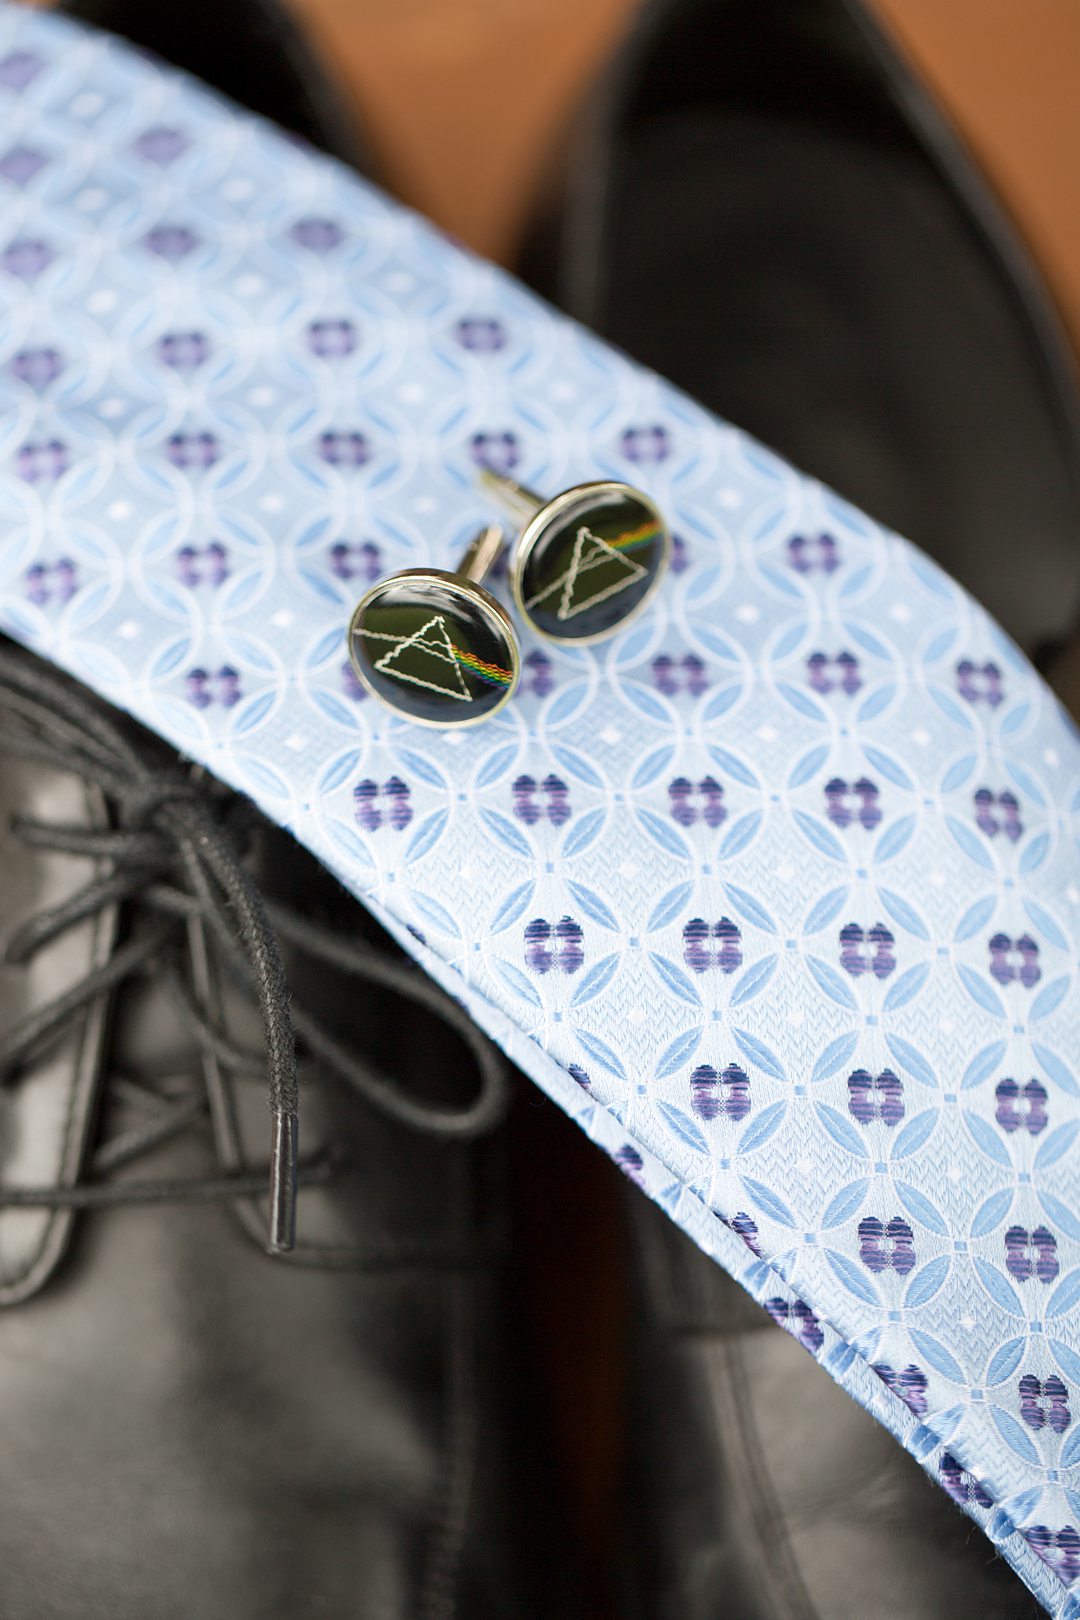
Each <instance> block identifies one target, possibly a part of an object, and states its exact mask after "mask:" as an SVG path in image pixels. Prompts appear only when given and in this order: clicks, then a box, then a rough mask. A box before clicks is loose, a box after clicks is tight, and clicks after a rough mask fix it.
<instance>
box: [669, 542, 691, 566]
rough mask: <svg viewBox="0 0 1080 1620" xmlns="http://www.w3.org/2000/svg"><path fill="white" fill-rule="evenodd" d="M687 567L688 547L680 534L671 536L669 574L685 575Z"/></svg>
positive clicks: (688, 564) (688, 562) (688, 563)
mask: <svg viewBox="0 0 1080 1620" xmlns="http://www.w3.org/2000/svg"><path fill="white" fill-rule="evenodd" d="M689 566H690V547H689V546H688V545H687V544H686V541H685V540H684V539H683V537H682V535H681V534H673V535H672V537H671V572H672V573H673V574H685V573H686V570H687V569H688V568H689Z"/></svg>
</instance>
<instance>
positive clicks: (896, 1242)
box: [859, 1215, 915, 1277]
mask: <svg viewBox="0 0 1080 1620" xmlns="http://www.w3.org/2000/svg"><path fill="white" fill-rule="evenodd" d="M859 1259H860V1260H861V1261H862V1263H863V1265H864V1266H865V1267H866V1268H867V1270H868V1271H873V1272H875V1273H877V1272H882V1271H888V1270H890V1269H892V1270H893V1271H895V1272H896V1274H897V1276H899V1277H906V1276H907V1274H908V1272H909V1271H914V1269H915V1235H914V1233H913V1232H912V1230H911V1227H910V1226H909V1224H908V1222H907V1221H905V1220H904V1218H903V1216H902V1215H894V1216H893V1217H892V1219H891V1220H889V1221H888V1222H885V1221H881V1220H879V1219H878V1217H877V1216H876V1215H866V1216H864V1217H863V1219H862V1220H861V1221H860V1222H859Z"/></svg>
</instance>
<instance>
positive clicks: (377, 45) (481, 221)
mask: <svg viewBox="0 0 1080 1620" xmlns="http://www.w3.org/2000/svg"><path fill="white" fill-rule="evenodd" d="M638 4H639V0H292V5H293V9H294V10H295V11H296V12H297V14H298V15H299V16H300V18H301V19H302V20H303V21H304V23H305V24H306V26H307V28H308V30H309V32H310V33H311V35H312V36H313V37H314V38H315V39H316V40H317V41H318V42H319V43H320V44H321V46H322V48H323V51H324V54H325V56H326V58H327V61H328V62H329V63H330V64H331V65H332V68H333V71H334V72H335V73H336V74H337V76H338V78H339V80H341V81H342V84H343V86H344V87H345V89H346V90H347V91H348V92H349V93H350V94H351V96H352V99H353V101H354V102H355V103H356V104H357V106H358V107H362V108H363V119H364V123H365V126H366V129H367V132H368V136H369V139H370V141H371V144H372V146H373V147H374V149H375V151H376V153H377V155H378V157H379V159H380V163H381V165H382V168H383V172H384V173H385V174H386V175H387V176H388V178H389V179H390V180H391V181H392V183H393V185H394V188H395V189H396V190H397V191H398V192H399V194H400V195H401V196H403V197H405V198H406V199H407V200H408V201H409V202H411V203H413V204H414V205H415V206H416V207H418V208H420V209H422V210H423V212H424V213H426V214H429V215H430V216H431V217H432V218H434V219H436V220H437V221H438V222H439V223H440V224H441V225H442V226H443V227H444V228H445V229H447V230H449V231H451V232H452V233H453V234H454V235H456V236H458V237H460V238H461V239H462V240H463V241H465V242H467V243H468V244H469V245H470V246H471V247H474V248H476V249H477V250H478V251H479V252H481V253H484V254H486V255H487V256H488V257H491V258H495V259H498V260H501V261H503V262H506V261H508V260H509V259H511V258H512V257H513V254H514V250H515V247H516V245H517V241H518V238H519V235H520V232H521V230H522V228H523V226H524V223H525V220H526V219H527V217H528V216H529V215H530V213H531V211H532V208H533V205H534V203H535V200H536V197H537V194H538V193H539V191H540V190H541V188H542V187H543V184H544V177H545V174H546V172H547V170H548V168H549V166H550V163H551V160H552V154H553V152H554V151H557V149H558V145H559V141H560V138H561V135H562V132H563V131H564V129H565V128H566V125H567V123H568V120H569V119H570V118H571V117H572V115H573V113H574V111H575V110H576V108H577V106H578V104H579V102H580V100H581V98H582V97H583V96H584V95H585V94H586V93H587V89H588V86H589V84H590V83H591V81H592V78H593V75H594V74H595V72H596V70H597V67H598V66H599V64H600V63H601V62H602V61H603V60H604V58H605V57H606V56H607V55H608V53H609V52H610V51H611V50H612V49H613V48H614V46H615V45H616V43H617V42H618V40H619V38H620V37H621V35H622V34H623V32H624V31H625V30H626V29H627V27H628V26H629V23H630V21H631V18H632V17H633V14H634V13H635V11H636V10H637V8H638ZM872 4H873V9H875V10H876V11H877V12H878V14H879V16H880V17H881V19H882V20H883V21H884V22H885V23H886V25H887V26H888V27H889V28H890V29H891V31H892V33H893V35H894V37H895V38H896V39H897V40H898V41H899V43H900V44H901V46H902V47H903V49H904V50H905V51H906V52H907V54H908V56H909V57H910V58H911V59H912V61H913V62H914V63H915V64H916V66H917V68H918V69H919V71H920V72H921V73H922V75H923V76H924V78H925V79H926V81H927V82H928V83H929V84H930V85H931V86H932V87H933V89H934V90H935V92H936V93H937V95H938V97H939V99H940V100H941V102H942V103H943V104H944V106H945V107H946V109H947V110H948V112H949V114H950V115H951V117H952V119H953V121H954V123H955V124H956V126H957V128H958V129H959V130H960V131H961V133H962V134H963V135H964V137H965V138H966V140H967V142H968V144H969V145H970V147H971V148H972V150H973V151H974V152H975V154H976V155H977V157H978V158H979V160H980V162H981V163H982V165H983V167H984V168H985V169H986V171H987V172H988V173H989V175H990V176H991V178H992V179H993V181H994V183H995V185H996V187H997V189H998V191H999V192H1000V194H1001V196H1002V198H1003V200H1004V202H1005V204H1006V206H1007V207H1008V209H1009V210H1010V211H1011V213H1012V214H1013V217H1014V219H1015V220H1016V221H1017V223H1018V224H1019V226H1020V228H1021V230H1022V231H1023V233H1024V235H1025V236H1026V237H1027V239H1028V243H1029V245H1030V247H1031V249H1032V251H1033V252H1034V254H1035V256H1036V258H1037V259H1038V260H1039V261H1040V263H1041V265H1042V268H1043V272H1044V274H1045V275H1046V276H1047V278H1048V280H1049V282H1050V285H1051V287H1052V288H1053V290H1054V293H1055V295H1056V297H1057V300H1058V303H1059V304H1060V306H1061V310H1062V314H1063V315H1064V317H1065V320H1066V323H1067V324H1068V327H1069V330H1070V332H1071V335H1072V340H1073V344H1074V347H1075V348H1076V349H1077V351H1078V352H1080V186H1078V185H1077V183H1076V176H1077V154H1078V153H1080V4H1078V3H1077V0H872Z"/></svg>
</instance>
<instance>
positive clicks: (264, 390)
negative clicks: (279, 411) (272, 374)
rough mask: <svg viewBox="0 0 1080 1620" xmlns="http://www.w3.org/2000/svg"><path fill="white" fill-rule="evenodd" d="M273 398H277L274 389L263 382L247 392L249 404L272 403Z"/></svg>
mask: <svg viewBox="0 0 1080 1620" xmlns="http://www.w3.org/2000/svg"><path fill="white" fill-rule="evenodd" d="M275 399H277V393H276V391H275V390H274V389H273V388H268V387H267V386H266V384H265V383H263V384H262V386H261V387H259V388H252V389H251V390H250V391H249V393H248V404H249V405H272V404H273V403H274V401H275Z"/></svg>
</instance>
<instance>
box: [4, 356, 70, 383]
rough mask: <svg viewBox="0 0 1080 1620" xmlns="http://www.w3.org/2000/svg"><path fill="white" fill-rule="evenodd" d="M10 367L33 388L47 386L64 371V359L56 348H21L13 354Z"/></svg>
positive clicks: (9, 363) (13, 372) (11, 370)
mask: <svg viewBox="0 0 1080 1620" xmlns="http://www.w3.org/2000/svg"><path fill="white" fill-rule="evenodd" d="M8 369H9V370H10V372H11V374H12V376H13V377H17V378H18V379H19V381H20V382H24V383H27V384H28V385H29V386H30V387H31V388H47V387H48V386H49V384H50V383H51V382H55V381H56V379H57V377H59V375H60V373H61V372H62V371H63V369H64V361H63V357H62V356H61V355H60V353H59V352H58V351H57V350H56V349H47V348H42V349H20V350H19V352H18V354H14V355H12V357H11V360H10V361H9V362H8Z"/></svg>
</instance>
